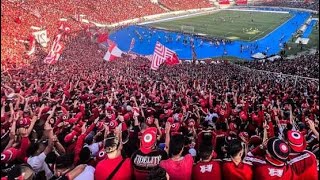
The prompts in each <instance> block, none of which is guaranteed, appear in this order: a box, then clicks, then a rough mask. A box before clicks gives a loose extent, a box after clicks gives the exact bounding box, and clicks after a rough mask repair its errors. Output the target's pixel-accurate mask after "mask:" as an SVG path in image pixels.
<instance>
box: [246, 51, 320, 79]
mask: <svg viewBox="0 0 320 180" xmlns="http://www.w3.org/2000/svg"><path fill="white" fill-rule="evenodd" d="M240 64H241V65H243V66H246V67H249V68H252V69H258V70H264V71H271V72H277V73H282V74H289V75H297V76H302V77H309V78H318V77H319V52H316V53H315V54H307V55H301V56H298V57H296V58H294V59H276V60H275V61H265V62H259V61H252V62H241V63H240Z"/></svg>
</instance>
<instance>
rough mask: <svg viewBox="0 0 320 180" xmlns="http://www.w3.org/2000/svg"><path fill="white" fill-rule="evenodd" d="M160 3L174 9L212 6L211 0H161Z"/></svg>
mask: <svg viewBox="0 0 320 180" xmlns="http://www.w3.org/2000/svg"><path fill="white" fill-rule="evenodd" d="M159 3H161V4H163V5H165V6H166V7H168V8H170V9H171V10H174V11H178V10H186V9H198V8H209V7H212V5H211V4H210V3H209V0H198V1H193V0H159Z"/></svg>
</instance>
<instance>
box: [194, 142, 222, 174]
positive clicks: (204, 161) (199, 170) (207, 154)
mask: <svg viewBox="0 0 320 180" xmlns="http://www.w3.org/2000/svg"><path fill="white" fill-rule="evenodd" d="M199 157H200V161H199V162H198V163H197V164H196V165H195V166H193V169H192V179H197V180H198V179H199V180H205V179H216V180H220V179H221V161H220V160H216V159H213V147H212V146H210V145H200V147H199Z"/></svg>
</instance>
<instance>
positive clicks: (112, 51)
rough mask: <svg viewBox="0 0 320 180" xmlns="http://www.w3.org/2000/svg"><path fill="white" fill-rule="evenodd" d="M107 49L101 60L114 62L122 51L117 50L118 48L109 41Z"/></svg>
mask: <svg viewBox="0 0 320 180" xmlns="http://www.w3.org/2000/svg"><path fill="white" fill-rule="evenodd" d="M108 44H109V49H108V51H107V52H106V54H105V55H104V57H103V59H104V60H106V61H114V60H115V59H117V58H118V57H121V55H122V51H121V50H120V49H119V48H118V46H117V45H116V44H115V43H114V42H113V41H111V40H108Z"/></svg>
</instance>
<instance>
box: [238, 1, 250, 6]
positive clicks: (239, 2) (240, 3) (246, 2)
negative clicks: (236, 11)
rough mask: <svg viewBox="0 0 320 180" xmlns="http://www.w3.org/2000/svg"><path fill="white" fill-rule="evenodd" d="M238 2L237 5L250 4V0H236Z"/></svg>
mask: <svg viewBox="0 0 320 180" xmlns="http://www.w3.org/2000/svg"><path fill="white" fill-rule="evenodd" d="M236 4H237V5H247V4H248V0H236Z"/></svg>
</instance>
